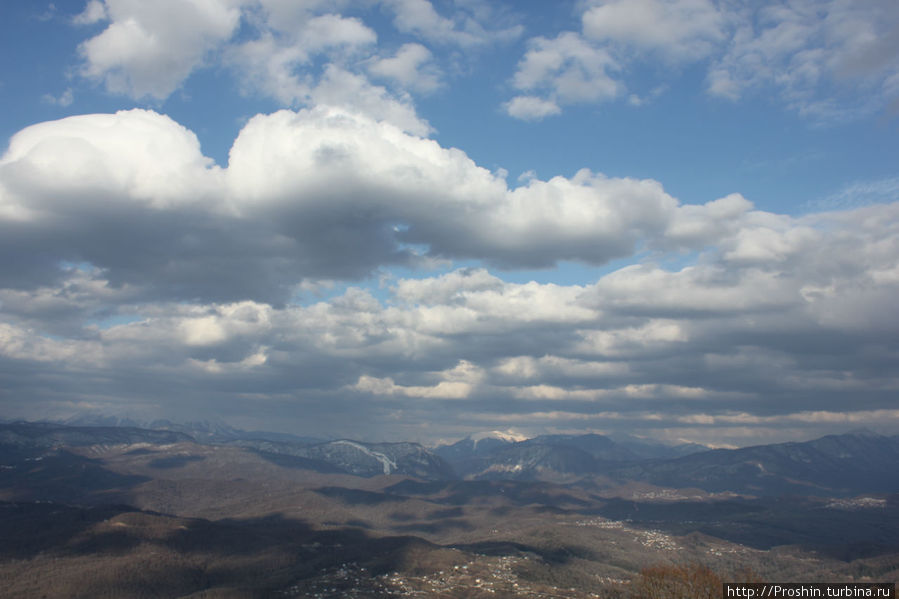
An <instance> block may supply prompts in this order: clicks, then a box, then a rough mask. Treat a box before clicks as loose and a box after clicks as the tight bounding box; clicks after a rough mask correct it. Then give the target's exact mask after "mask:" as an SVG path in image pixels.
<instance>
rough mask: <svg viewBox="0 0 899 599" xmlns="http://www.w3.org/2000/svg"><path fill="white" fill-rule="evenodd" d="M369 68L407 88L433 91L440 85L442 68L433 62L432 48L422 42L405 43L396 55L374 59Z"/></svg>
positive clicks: (370, 70)
mask: <svg viewBox="0 0 899 599" xmlns="http://www.w3.org/2000/svg"><path fill="white" fill-rule="evenodd" d="M368 70H369V72H370V73H372V74H373V75H377V76H379V77H384V78H387V79H392V80H394V81H396V82H398V83H399V84H401V85H402V86H403V87H404V88H407V89H413V90H416V91H420V92H432V91H434V90H436V89H437V88H438V87H440V70H439V69H437V68H436V66H435V65H434V64H433V62H432V55H431V52H430V50H428V49H427V48H425V47H424V46H422V45H421V44H404V45H403V46H402V47H401V48H400V49H399V50H397V51H396V54H395V55H393V56H391V57H387V58H380V59H377V60H375V61H373V62H372V63H371V64H370V65H369V67H368Z"/></svg>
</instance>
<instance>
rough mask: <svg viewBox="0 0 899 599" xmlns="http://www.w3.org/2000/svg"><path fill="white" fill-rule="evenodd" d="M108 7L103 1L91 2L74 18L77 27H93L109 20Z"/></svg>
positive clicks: (93, 0)
mask: <svg viewBox="0 0 899 599" xmlns="http://www.w3.org/2000/svg"><path fill="white" fill-rule="evenodd" d="M107 18H108V17H107V14H106V5H105V4H103V2H102V0H90V2H88V3H87V5H86V6H85V7H84V10H83V11H81V13H79V14H78V15H76V16H75V17H73V18H72V23H74V24H75V25H93V24H94V23H99V22H100V21H105V20H107Z"/></svg>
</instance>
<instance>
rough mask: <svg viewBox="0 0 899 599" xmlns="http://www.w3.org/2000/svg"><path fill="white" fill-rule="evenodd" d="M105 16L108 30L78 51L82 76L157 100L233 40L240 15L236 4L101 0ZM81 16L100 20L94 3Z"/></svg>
mask: <svg viewBox="0 0 899 599" xmlns="http://www.w3.org/2000/svg"><path fill="white" fill-rule="evenodd" d="M105 11H106V16H107V17H108V19H109V20H110V21H111V22H110V24H109V26H108V27H107V28H106V29H105V30H104V31H103V32H101V33H100V34H98V35H97V36H95V37H93V38H91V39H89V40H87V41H86V42H84V43H83V44H82V45H81V46H80V48H79V49H80V52H81V55H82V56H83V58H84V65H83V68H82V74H83V75H84V76H85V77H88V78H91V79H95V80H98V81H102V82H103V83H104V85H105V86H106V88H107V90H109V91H111V92H113V93H120V94H125V95H128V96H131V97H132V98H136V99H137V98H145V97H150V98H155V99H159V100H161V99H164V98H166V97H168V96H169V95H170V94H171V93H172V92H173V91H175V90H176V89H177V88H178V87H179V86H180V85H181V83H182V82H183V81H184V80H185V79H186V78H187V77H188V75H190V73H191V72H192V71H193V70H194V69H195V68H196V67H197V66H199V65H201V64H202V63H203V60H204V57H205V55H206V54H207V53H208V52H210V51H212V50H214V49H216V48H217V47H218V46H219V45H220V44H221V43H223V42H224V41H226V40H228V39H229V38H230V37H231V36H232V35H233V33H234V32H235V30H236V29H237V26H238V23H239V22H240V14H241V13H240V7H239V0H184V1H176V0H159V1H157V2H141V1H140V0H105ZM82 14H83V15H86V16H85V17H84V20H88V19H89V18H91V19H94V18H96V19H99V18H101V12H100V8H98V7H97V6H96V4H91V5H89V6H88V7H87V9H85V13H82ZM172 15H178V18H174V19H173V18H172Z"/></svg>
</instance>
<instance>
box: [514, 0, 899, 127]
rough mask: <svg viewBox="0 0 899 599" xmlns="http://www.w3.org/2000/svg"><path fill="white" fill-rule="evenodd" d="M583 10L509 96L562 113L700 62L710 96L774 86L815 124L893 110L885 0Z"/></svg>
mask: <svg viewBox="0 0 899 599" xmlns="http://www.w3.org/2000/svg"><path fill="white" fill-rule="evenodd" d="M582 6H583V13H582V14H581V21H582V23H581V24H582V30H581V31H580V32H574V31H566V32H563V33H561V34H559V35H558V36H557V37H556V38H553V39H547V38H546V37H535V38H532V39H531V40H530V41H529V45H530V47H529V49H528V51H527V52H526V54H525V55H524V57H523V58H522V60H521V61H520V62H519V65H518V69H517V71H516V73H515V75H514V77H513V85H514V86H515V87H516V89H518V90H520V91H521V90H524V91H528V92H531V93H532V95H534V97H539V98H540V99H542V100H544V101H545V102H552V103H556V104H557V105H559V106H562V105H564V104H566V103H574V102H604V101H609V100H611V99H614V98H616V97H618V96H619V95H622V92H623V90H624V88H625V85H626V80H627V78H628V75H629V71H632V70H633V69H632V67H633V66H635V65H641V64H645V63H647V62H649V63H661V64H662V65H663V66H666V67H667V68H666V69H665V72H667V73H676V69H672V68H670V67H672V66H677V67H680V68H683V67H684V65H688V64H696V63H700V64H701V63H704V62H708V63H709V64H708V67H707V69H708V70H707V90H708V92H709V93H710V94H711V95H712V96H717V97H721V98H728V99H731V100H738V99H740V98H741V97H743V96H744V95H745V94H747V93H750V92H758V91H759V90H764V89H774V90H777V92H778V93H779V95H780V96H781V97H782V99H783V101H784V102H785V103H786V105H787V106H788V107H789V108H791V109H794V110H797V111H798V112H799V113H800V114H802V115H803V116H806V117H809V118H811V119H814V120H818V121H827V120H835V119H837V120H845V119H846V118H853V117H857V116H859V115H863V114H869V113H871V112H874V111H877V110H881V109H884V108H886V107H889V106H893V105H895V104H896V102H899V100H897V98H899V85H897V83H896V82H897V81H899V58H897V57H899V33H897V31H899V27H897V25H899V5H897V4H896V3H895V2H892V0H863V1H860V2H846V1H845V0H826V1H817V0H797V1H794V2H789V3H783V2H775V1H773V0H772V1H768V2H764V3H756V4H753V5H752V6H749V5H745V3H744V4H741V3H734V2H727V1H725V0H627V1H625V0H607V1H598V0H597V1H594V2H589V3H585V4H583V5H582ZM662 85H665V82H664V81H662ZM657 89H664V88H659V87H657ZM538 92H539V93H538ZM627 97H628V98H629V101H630V102H631V103H632V104H633V105H640V104H642V103H643V98H641V97H640V96H638V95H636V94H633V93H632V94H629V95H628V96H627ZM511 105H512V104H511V103H507V104H506V109H507V110H508V108H509V107H510V106H511ZM533 106H534V107H536V106H538V105H536V104H534V105H533ZM521 108H522V110H521V111H520V112H521V114H522V115H523V117H524V118H536V112H535V111H533V110H532V111H527V110H524V109H525V108H526V105H524V104H522V106H521Z"/></svg>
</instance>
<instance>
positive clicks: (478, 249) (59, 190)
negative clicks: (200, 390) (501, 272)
mask: <svg viewBox="0 0 899 599" xmlns="http://www.w3.org/2000/svg"><path fill="white" fill-rule="evenodd" d="M340 76H343V77H350V76H348V75H339V76H338V77H340ZM335 81H336V83H335V85H337V86H338V87H339V85H342V84H345V81H340V80H339V79H335ZM352 85H353V81H352V78H351V77H350V79H349V86H350V87H352ZM335 93H339V90H338V92H335ZM323 99H324V98H323ZM362 99H363V100H364V99H365V98H364V95H363V98H362ZM377 101H379V98H377V97H375V98H374V99H373V105H372V106H369V109H368V110H367V112H368V113H372V112H374V113H376V112H377V111H378V107H377V105H376V103H377ZM387 107H388V108H389V107H390V105H389V104H387ZM397 119H398V117H397V115H395V114H389V113H388V114H386V115H385V118H384V120H382V121H377V120H374V119H372V118H370V117H369V116H363V115H362V114H361V113H356V112H351V111H348V110H346V109H337V108H328V107H324V106H322V107H319V108H316V109H309V110H302V111H299V112H292V111H280V112H277V113H274V114H271V115H259V116H257V117H254V118H253V119H251V120H250V121H249V122H248V123H247V125H246V126H245V127H244V129H243V130H242V131H241V133H240V135H239V136H238V138H237V139H236V140H235V142H234V145H233V147H232V149H231V152H230V156H229V162H228V165H227V167H226V168H219V167H217V166H215V165H214V164H213V163H212V161H211V160H210V159H208V158H206V157H205V156H203V155H202V153H201V152H200V148H199V142H198V141H197V138H196V136H195V135H194V134H193V133H192V132H190V131H188V130H186V129H185V128H183V127H182V126H180V125H178V124H177V123H175V122H174V121H172V120H171V119H169V118H168V117H165V116H162V115H159V114H157V113H155V112H152V111H143V110H132V111H124V112H119V113H116V114H114V115H85V116H79V117H69V118H67V119H63V120H60V121H54V122H48V123H42V124H39V125H35V126H33V127H29V128H27V129H25V130H23V131H21V132H20V133H18V134H16V135H15V136H14V137H13V139H12V141H11V143H10V148H9V151H8V152H7V154H6V155H5V156H4V157H3V159H2V160H0V185H2V196H0V214H2V215H4V216H5V218H4V220H3V221H2V222H0V226H2V227H3V229H4V233H5V235H4V242H0V247H2V248H4V252H5V256H6V257H8V258H9V260H7V261H6V267H5V268H6V271H7V275H8V276H14V275H15V276H18V277H22V278H30V279H32V282H33V283H34V284H38V283H45V282H47V281H49V280H51V279H52V278H53V277H55V276H57V275H58V274H59V272H61V271H60V267H59V265H60V264H61V263H63V262H67V263H79V262H86V263H89V264H91V265H92V266H94V267H96V268H100V269H103V270H104V272H106V273H107V276H108V277H109V279H110V281H111V282H112V283H113V284H115V285H121V284H132V285H140V284H141V281H142V280H144V279H145V277H146V276H147V274H148V272H152V273H153V275H152V276H151V277H150V280H152V281H153V285H152V287H153V288H154V289H156V290H157V292H158V293H161V294H163V295H172V296H177V297H179V298H182V299H193V298H204V299H218V300H221V299H242V298H244V297H252V298H255V299H263V300H265V301H277V300H276V298H281V301H283V300H285V299H286V298H287V297H289V295H290V294H291V293H292V291H291V290H292V289H293V286H295V285H298V284H299V283H301V282H302V281H303V280H304V279H307V278H313V279H315V278H327V279H341V278H342V279H347V278H349V279H352V278H357V277H362V276H365V275H367V274H369V273H371V272H373V271H374V270H375V269H377V268H378V267H379V266H381V265H388V264H407V265H413V264H416V263H417V262H419V261H420V260H422V259H423V258H424V257H439V258H451V259H453V258H476V259H483V260H486V261H487V262H488V263H494V264H499V265H504V266H511V267H547V266H551V265H553V264H555V263H556V262H557V261H559V260H581V261H584V262H587V263H593V264H602V263H604V262H607V261H608V260H610V259H613V258H618V257H624V256H628V255H630V254H631V253H633V251H634V249H635V248H636V247H637V245H638V244H639V243H641V242H642V241H643V240H645V239H648V238H655V237H659V236H663V235H664V231H665V229H666V227H667V226H668V225H669V221H671V219H672V218H673V217H674V215H675V214H676V213H677V211H678V202H677V200H675V199H674V198H672V197H671V196H669V195H668V194H667V193H665V191H664V189H663V188H662V186H661V185H660V184H658V183H657V182H655V181H651V180H634V179H614V178H607V177H604V176H602V175H598V174H593V173H591V172H589V171H581V172H579V173H578V174H577V175H576V176H574V177H572V178H571V179H568V178H564V177H555V178H553V179H550V180H549V181H539V180H536V179H532V180H529V181H528V182H527V183H526V184H524V185H521V186H519V187H517V188H509V187H508V186H507V184H506V182H505V180H504V179H502V178H500V177H499V176H497V175H495V174H493V173H491V172H489V171H487V170H486V169H484V168H482V167H479V166H477V165H476V164H475V163H474V162H473V161H472V160H471V159H470V158H468V157H467V156H466V155H465V154H464V153H463V152H461V151H460V150H457V149H445V148H442V147H441V146H439V145H438V144H437V143H436V142H435V141H433V140H430V139H426V138H423V137H419V136H416V135H413V134H411V133H407V132H405V131H404V130H403V129H402V128H400V127H397V126H395V125H394V124H392V123H393V122H395V121H396V120H397ZM414 125H415V122H414V121H412V122H411V125H410V127H407V128H411V127H413V126H414ZM416 246H417V247H423V248H424V249H422V250H416V249H413V248H415V247H416ZM25 253H28V254H29V255H31V256H32V258H30V259H29V260H26V261H24V262H23V261H22V260H21V256H22V255H23V254H25ZM13 258H16V259H13ZM210 261H212V262H210ZM213 263H217V264H218V266H212V267H211V265H212V264H213ZM22 264H28V266H22ZM16 265H19V266H16ZM148 287H149V286H148Z"/></svg>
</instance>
